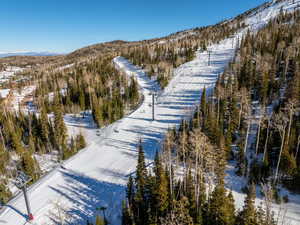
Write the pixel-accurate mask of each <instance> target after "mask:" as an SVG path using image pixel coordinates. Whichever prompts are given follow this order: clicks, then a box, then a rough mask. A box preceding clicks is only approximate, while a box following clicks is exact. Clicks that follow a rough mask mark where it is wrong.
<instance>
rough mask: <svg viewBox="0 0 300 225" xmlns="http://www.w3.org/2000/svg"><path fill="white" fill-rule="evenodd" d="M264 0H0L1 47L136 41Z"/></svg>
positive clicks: (55, 48)
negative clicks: (119, 40)
mask: <svg viewBox="0 0 300 225" xmlns="http://www.w3.org/2000/svg"><path fill="white" fill-rule="evenodd" d="M263 2H265V0H181V1H179V0H148V1H145V0H2V1H1V4H0V52H8V51H22V50H25V51H52V52H70V51H73V50H75V49H77V48H81V47H84V46H87V45H90V44H95V43H99V42H105V41H111V40H118V39H121V40H129V41H132V40H141V39H149V38H154V37H160V36H164V35H167V34H170V33H173V32H177V31H180V30H183V29H188V28H193V27H197V26H203V25H209V24H214V23H216V22H219V21H220V20H222V19H225V18H230V17H233V16H235V15H237V14H239V13H241V12H244V11H245V10H248V9H250V8H253V7H255V6H257V5H259V4H261V3H263Z"/></svg>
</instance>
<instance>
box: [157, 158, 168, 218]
mask: <svg viewBox="0 0 300 225" xmlns="http://www.w3.org/2000/svg"><path fill="white" fill-rule="evenodd" d="M154 164H155V166H154V174H155V179H156V181H155V189H154V190H155V192H154V198H155V200H154V202H155V209H156V210H157V212H158V216H159V217H160V216H163V215H164V214H165V212H166V210H167V208H168V206H169V205H168V203H169V199H168V180H167V177H166V173H165V171H164V169H163V167H162V163H161V161H160V156H159V155H158V153H156V157H155V163H154Z"/></svg>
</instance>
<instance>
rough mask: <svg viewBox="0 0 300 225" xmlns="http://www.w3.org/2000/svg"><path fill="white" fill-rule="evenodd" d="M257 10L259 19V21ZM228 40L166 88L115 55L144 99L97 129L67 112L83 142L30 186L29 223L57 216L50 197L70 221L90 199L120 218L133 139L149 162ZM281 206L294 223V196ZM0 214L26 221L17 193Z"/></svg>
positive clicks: (84, 211)
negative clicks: (85, 141)
mask: <svg viewBox="0 0 300 225" xmlns="http://www.w3.org/2000/svg"><path fill="white" fill-rule="evenodd" d="M295 2H296V3H297V2H299V1H295ZM278 5H281V3H280V4H278ZM278 7H279V6H276V5H272V6H271V8H270V9H266V11H268V12H261V13H259V14H257V15H252V16H251V17H250V18H249V19H248V24H250V25H251V26H252V28H253V29H255V28H257V27H258V26H261V25H262V24H265V23H266V22H267V19H270V18H272V16H273V15H275V13H277V11H278V10H277V9H278ZM259 15H261V17H260V18H259ZM262 18H264V21H263V22H262V23H259V22H258V21H259V20H260V19H262ZM244 32H245V31H241V33H239V34H238V35H237V36H239V37H240V36H241V35H242V34H243V33H244ZM232 41H234V42H235V43H236V41H237V38H236V37H233V38H229V39H226V40H224V41H222V42H220V43H219V44H215V45H212V46H210V48H209V49H210V50H212V53H211V65H210V66H208V65H207V64H208V53H207V52H197V54H196V58H195V59H194V60H193V61H191V62H188V63H186V64H183V65H182V66H180V67H179V68H177V69H176V70H175V71H174V77H173V79H172V81H171V82H170V84H169V85H168V86H167V87H166V88H165V90H164V91H161V90H160V89H159V86H158V85H157V83H156V82H155V81H153V80H150V79H149V78H148V76H147V75H146V74H145V73H144V72H143V71H142V70H141V69H139V68H137V67H135V66H133V65H132V64H130V63H129V62H128V61H127V60H126V59H124V58H122V57H117V58H115V59H114V63H115V64H116V66H117V68H119V69H121V70H123V71H125V73H126V74H127V75H130V76H135V77H136V78H137V81H138V83H139V85H140V87H141V91H142V93H143V95H144V102H143V103H142V104H141V105H140V107H139V108H138V109H137V110H136V111H134V112H133V113H131V114H130V115H128V116H126V117H124V118H123V119H120V120H119V121H117V122H115V123H113V124H111V125H109V126H107V127H105V128H102V129H101V130H100V131H99V133H98V131H97V130H98V129H96V128H95V127H94V125H93V123H92V120H91V118H90V117H86V118H85V119H80V118H75V117H74V116H72V115H66V116H65V121H66V123H67V127H68V131H69V133H70V134H73V135H75V134H76V133H78V132H82V133H83V135H84V136H85V138H86V140H87V144H88V145H87V147H86V148H85V149H84V150H81V151H80V152H79V153H78V154H76V155H75V156H74V157H72V158H70V159H69V160H67V161H65V162H64V164H63V167H56V168H55V169H54V170H53V171H52V172H50V173H49V174H48V175H46V176H44V177H43V178H42V179H40V180H39V181H38V182H37V183H35V184H34V185H32V186H31V187H30V188H29V191H28V194H29V198H30V201H31V208H32V212H33V215H34V216H35V220H34V221H33V222H32V223H33V224H38V225H40V224H58V223H59V221H57V217H56V216H55V214H57V210H58V209H57V207H56V206H55V205H57V204H54V203H55V202H59V205H60V207H59V208H63V211H64V212H67V214H69V215H71V216H72V221H68V222H69V223H71V224H86V220H87V219H90V218H93V217H94V216H95V214H96V207H99V206H106V207H108V208H107V217H108V219H109V221H110V222H111V224H120V213H121V200H122V199H124V194H125V193H124V189H125V185H126V182H127V179H128V176H129V175H130V174H132V173H134V172H135V167H136V161H137V150H136V147H137V142H138V140H139V139H140V138H141V139H142V143H143V147H144V149H145V156H146V159H147V163H148V164H149V163H151V162H152V160H153V157H154V155H155V152H156V150H157V149H158V148H159V146H160V142H161V141H162V140H163V138H164V134H165V133H166V132H167V130H168V128H169V127H173V126H179V124H180V122H181V120H182V119H183V118H187V117H189V116H190V115H191V114H192V113H193V111H194V109H195V105H196V104H197V103H199V100H200V96H201V91H202V90H203V88H204V87H206V88H207V89H208V90H209V89H210V88H211V87H213V86H214V84H215V81H216V79H217V77H218V75H219V74H220V73H221V72H222V71H224V68H225V67H226V66H227V65H228V63H229V61H230V60H231V59H232V57H233V56H234V49H233V48H232ZM152 92H157V93H158V97H157V103H156V105H155V117H156V119H155V121H152V119H151V118H152V109H151V106H149V105H151V102H152V96H151V94H150V93H152ZM116 131H118V132H116ZM227 172H228V176H227V178H226V181H227V185H228V186H230V188H232V189H233V195H234V197H235V201H236V204H237V205H238V206H241V205H242V204H243V200H244V194H243V193H242V192H241V187H242V186H243V184H244V183H243V180H242V178H239V177H237V176H236V175H235V174H234V168H229V169H228V171H227ZM285 207H287V209H288V212H287V216H288V218H289V219H290V220H291V224H294V225H295V224H300V213H299V212H300V197H299V196H297V195H291V196H290V202H289V203H288V204H285ZM0 221H1V223H2V224H9V225H21V224H22V225H23V224H26V207H25V203H24V199H23V197H22V196H21V195H18V196H16V197H15V198H14V199H12V200H11V201H10V202H9V203H8V205H7V206H5V207H4V208H3V209H2V211H0Z"/></svg>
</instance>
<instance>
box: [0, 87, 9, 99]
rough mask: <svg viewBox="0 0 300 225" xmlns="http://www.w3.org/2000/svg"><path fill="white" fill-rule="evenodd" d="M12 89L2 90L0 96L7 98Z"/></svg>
mask: <svg viewBox="0 0 300 225" xmlns="http://www.w3.org/2000/svg"><path fill="white" fill-rule="evenodd" d="M9 92H10V89H2V90H0V98H6V97H7V96H8V95H9Z"/></svg>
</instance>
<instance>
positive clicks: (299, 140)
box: [295, 135, 300, 160]
mask: <svg viewBox="0 0 300 225" xmlns="http://www.w3.org/2000/svg"><path fill="white" fill-rule="evenodd" d="M299 145H300V135H299V136H298V143H297V148H296V154H295V159H296V160H297V157H298V151H299Z"/></svg>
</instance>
